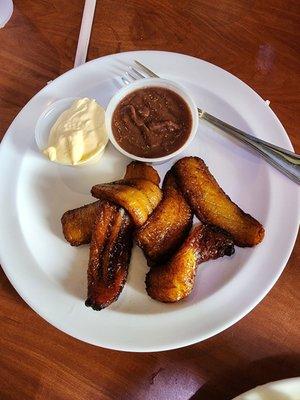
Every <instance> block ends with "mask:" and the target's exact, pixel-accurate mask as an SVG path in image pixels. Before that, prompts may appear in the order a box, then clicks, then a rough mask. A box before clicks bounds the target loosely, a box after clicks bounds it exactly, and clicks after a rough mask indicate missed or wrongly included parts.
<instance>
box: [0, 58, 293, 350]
mask: <svg viewBox="0 0 300 400" xmlns="http://www.w3.org/2000/svg"><path fill="white" fill-rule="evenodd" d="M134 59H138V60H140V61H141V62H142V63H144V64H146V65H148V66H149V67H150V68H151V69H153V70H154V71H156V72H157V73H158V74H160V75H162V77H165V78H169V79H173V80H175V81H178V82H179V83H181V84H182V85H184V86H185V87H186V88H187V89H188V90H189V91H190V93H191V95H192V96H193V97H194V100H195V102H196V104H198V106H200V107H201V108H204V109H206V110H207V111H208V112H210V113H212V114H214V115H216V116H217V117H219V118H221V119H223V120H225V121H227V122H229V123H231V124H232V125H235V126H237V127H239V128H241V129H243V130H245V131H247V132H249V133H251V134H253V135H256V136H259V137H260V138H262V139H265V140H268V141H270V142H273V143H275V144H277V145H279V146H282V147H285V148H287V149H290V150H292V146H291V143H290V141H289V139H288V136H287V134H286V133H285V131H284V129H283V127H282V125H281V124H280V122H279V121H278V119H277V118H276V116H275V115H274V113H273V112H272V111H271V109H270V108H269V107H268V106H267V105H266V104H265V102H264V101H263V100H262V99H261V98H260V97H259V96H258V95H257V94H256V93H255V92H254V91H253V90H252V89H250V88H249V87H248V86H247V85H245V84H244V83H243V82H241V81H240V80H239V79H237V78H235V77H234V76H232V75H231V74H229V73H227V72H226V71H224V70H222V69H220V68H218V67H216V66H214V65H212V64H209V63H207V62H204V61H201V60H198V59H195V58H192V57H188V56H184V55H180V54H174V53H167V52H157V51H140V52H129V53H121V54H116V55H111V56H107V57H103V58H100V59H97V60H94V61H91V62H89V63H87V64H85V65H83V66H81V67H79V68H77V69H74V70H71V71H69V72H67V73H65V74H64V75H62V76H61V77H59V78H58V79H56V80H55V81H53V82H52V83H51V84H49V85H48V86H47V87H45V88H44V89H43V90H41V91H40V92H39V93H38V94H37V95H36V96H35V97H33V99H32V100H31V101H30V102H29V103H28V104H27V105H26V106H25V107H24V109H23V110H22V111H21V112H20V114H19V115H18V116H17V117H16V119H15V120H14V122H13V123H12V125H11V126H10V128H9V130H8V132H7V134H6V135H5V137H4V139H3V142H2V144H1V146H0V165H1V170H0V187H1V188H2V193H1V196H0V209H1V211H2V213H1V214H2V215H1V220H0V255H1V263H2V266H3V268H4V270H5V272H6V274H7V276H8V278H9V279H10V281H11V283H12V284H13V286H14V287H15V288H16V290H17V291H18V293H19V294H20V295H21V296H22V297H23V299H24V300H25V301H26V302H27V303H28V304H29V305H30V306H31V307H32V308H33V309H34V310H35V311H36V312H37V313H38V314H40V315H41V316H42V317H43V318H45V319H46V320H47V321H48V322H49V323H51V324H53V325H54V326H56V327H57V328H58V329H61V330H62V331H64V332H66V333H68V334H69V335H72V336H74V337H76V338H78V339H80V340H83V341H86V342H89V343H92V344H95V345H98V346H102V347H106V348H111V349H118V350H127V351H158V350H166V349H174V348H178V347H182V346H185V345H188V344H192V343H195V342H199V341H201V340H204V339H206V338H208V337H211V336H213V335H215V334H216V333H218V332H221V331H222V330H224V329H226V328H228V327H229V326H231V325H232V324H234V323H235V322H237V321H238V320H239V319H241V318H242V317H243V316H244V315H246V314H247V313H248V312H249V311H250V310H251V309H252V308H253V307H255V305H256V304H257V303H258V302H259V301H260V300H261V299H262V298H263V297H264V296H265V295H266V294H267V293H268V291H269V290H270V289H271V287H272V286H273V285H274V283H275V282H276V280H277V279H278V277H279V275H280V273H281V272H282V270H283V268H284V266H285V264H286V262H287V260H288V257H289V255H290V253H291V251H292V248H293V245H294V241H295V238H296V233H297V228H298V220H299V214H298V204H299V203H298V189H297V186H296V184H294V183H293V182H291V181H289V180H288V179H287V178H286V177H285V176H283V175H281V174H280V173H279V172H277V171H276V170H274V169H273V168H272V167H270V166H269V165H268V164H266V163H265V161H263V160H262V159H260V158H258V157H256V156H255V155H253V154H251V153H249V152H248V151H247V150H246V149H244V148H242V147H241V146H240V145H239V144H237V143H235V142H233V141H231V140H230V139H228V138H227V137H223V136H222V135H221V134H220V133H217V132H215V131H214V130H213V129H212V128H211V127H210V126H208V125H204V123H203V122H201V123H200V124H199V129H198V131H199V132H198V135H197V136H196V139H195V140H194V141H193V143H192V144H191V145H190V146H189V147H188V149H187V150H186V151H185V153H184V155H198V156H200V157H202V158H203V159H204V160H205V162H206V163H207V164H208V166H209V168H210V170H211V172H212V173H213V175H214V176H215V177H216V179H217V180H218V182H219V183H220V184H221V186H222V187H223V188H224V190H225V191H226V193H228V194H229V195H230V197H231V198H232V199H233V200H234V201H235V202H237V203H238V204H239V205H240V206H241V207H242V208H243V209H244V210H245V211H247V212H249V213H251V214H252V215H253V216H255V217H256V218H257V219H258V220H260V221H261V222H262V223H263V225H264V226H265V229H266V237H265V240H264V241H263V243H262V244H261V245H259V246H257V247H255V248H253V249H241V248H237V249H236V253H235V255H234V256H233V257H231V258H228V257H224V258H222V259H219V260H216V261H212V262H208V263H206V264H205V265H203V266H202V267H201V268H200V269H199V271H198V274H197V281H196V285H195V288H194V291H193V293H192V295H191V296H190V297H189V298H188V299H186V300H184V301H182V302H180V303H178V304H169V305H168V304H161V303H159V302H156V301H154V300H152V299H150V298H149V297H148V296H147V295H146V293H145V288H144V279H145V274H146V271H147V267H146V263H145V260H144V258H143V256H142V253H141V251H140V250H139V249H138V248H135V249H134V251H133V257H132V261H131V266H130V273H129V279H128V283H127V284H126V286H125V288H124V290H123V292H122V294H121V296H120V298H119V300H118V301H117V302H116V303H114V304H113V305H112V306H111V307H109V308H108V309H105V310H103V311H100V312H96V311H93V310H92V309H90V308H87V307H85V305H84V300H85V296H86V269H87V262H88V246H85V247H81V248H74V247H71V246H69V245H68V244H67V243H66V242H65V240H64V239H63V236H62V232H61V225H60V217H61V215H62V214H63V212H64V211H66V210H68V209H71V208H75V207H78V206H81V205H82V204H85V203H88V202H91V201H93V198H92V197H91V196H90V195H89V191H90V188H91V186H92V185H94V184H96V183H100V182H107V181H112V180H115V179H119V178H120V177H122V174H123V173H124V168H125V166H126V164H127V163H128V162H129V160H128V159H126V158H125V157H123V156H121V155H120V154H119V153H118V152H117V151H116V150H114V149H113V148H112V146H111V145H109V146H108V149H107V150H106V152H105V154H104V156H103V158H102V159H101V161H100V163H99V164H97V165H93V166H86V167H82V168H74V167H66V166H60V165H57V164H55V163H51V162H49V161H47V160H46V159H45V158H44V157H43V156H42V155H41V154H39V152H38V150H37V147H36V145H35V142H34V128H35V124H36V121H37V119H38V117H39V116H40V115H41V113H42V112H43V111H44V110H45V108H46V107H47V106H49V104H51V103H52V102H54V101H56V100H58V99H60V98H63V97H81V96H82V97H90V98H95V99H96V100H97V101H99V103H100V104H102V105H103V106H106V105H107V104H108V102H109V100H110V98H111V96H112V95H113V94H114V93H115V92H116V90H117V89H118V87H119V83H118V82H119V81H118V80H117V79H116V77H117V76H118V75H119V74H120V73H122V72H124V71H125V70H126V66H127V65H129V64H132V62H133V60H134ZM170 165H171V163H169V164H164V165H161V166H159V167H158V170H159V172H160V174H161V177H163V175H164V173H165V172H166V171H167V169H168V168H169V167H170Z"/></svg>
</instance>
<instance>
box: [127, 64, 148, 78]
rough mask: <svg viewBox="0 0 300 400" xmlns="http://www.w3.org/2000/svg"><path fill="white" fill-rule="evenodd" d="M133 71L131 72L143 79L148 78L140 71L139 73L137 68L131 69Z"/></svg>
mask: <svg viewBox="0 0 300 400" xmlns="http://www.w3.org/2000/svg"><path fill="white" fill-rule="evenodd" d="M129 68H130V69H131V71H133V72H134V73H135V74H136V75H137V76H139V77H140V78H141V79H144V78H146V76H145V75H143V74H141V73H140V72H139V71H137V70H136V69H135V68H133V67H129Z"/></svg>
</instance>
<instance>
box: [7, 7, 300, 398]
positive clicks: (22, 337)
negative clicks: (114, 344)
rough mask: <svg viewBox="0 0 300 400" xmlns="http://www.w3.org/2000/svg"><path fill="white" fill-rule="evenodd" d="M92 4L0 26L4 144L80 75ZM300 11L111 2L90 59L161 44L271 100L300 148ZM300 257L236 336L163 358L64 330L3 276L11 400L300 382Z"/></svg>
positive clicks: (199, 392) (298, 251)
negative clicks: (79, 51) (75, 71)
mask: <svg viewBox="0 0 300 400" xmlns="http://www.w3.org/2000/svg"><path fill="white" fill-rule="evenodd" d="M83 3H84V2H83V1H81V0H80V1H79V0H73V1H69V0H43V1H42V0H41V1H35V0H15V1H14V4H15V9H14V14H13V17H12V19H11V20H10V22H9V23H8V24H7V25H6V27H5V28H4V29H1V30H0V43H1V45H0V65H1V73H0V85H1V91H0V96H1V98H0V137H2V136H3V135H4V133H5V131H6V129H7V128H8V126H9V124H10V123H11V122H12V120H13V118H14V116H15V115H16V114H17V113H18V112H19V111H20V110H21V108H22V107H23V106H24V105H25V104H26V103H27V101H28V100H29V99H30V98H31V97H32V96H33V95H34V94H35V93H36V92H38V91H39V90H40V89H41V88H42V87H44V86H45V84H46V82H47V81H49V80H51V79H55V78H56V77H57V76H58V75H60V74H62V73H63V72H65V71H67V70H68V69H70V68H72V66H73V60H74V56H75V49H76V44H77V38H78V32H79V27H80V21H81V13H82V9H83ZM299 14H300V7H299V2H298V1H297V0H295V1H287V0H285V1H284V0H269V1H266V0H265V1H250V0H244V1H242V0H222V1H220V0H219V1H211V0H201V1H193V0H180V1H179V0H176V1H175V0H148V1H142V0H127V1H126V2H124V1H122V0H101V1H99V4H98V5H97V9H96V14H95V20H94V27H93V33H92V37H91V45H90V49H89V54H88V58H89V59H93V58H96V57H100V56H103V55H106V54H111V53H116V52H121V51H127V50H137V49H159V50H169V51H176V52H181V53H186V54H190V55H193V56H195V57H199V58H202V59H204V60H207V61H210V62H212V63H214V64H216V65H219V66H220V67H222V68H224V69H226V70H228V71H230V72H231V73H233V74H234V75H236V76H238V77H239V78H240V79H242V80H243V81H245V82H246V83H247V84H249V85H250V86H251V87H253V89H254V90H256V91H257V92H258V93H259V94H260V95H261V96H262V98H264V99H269V100H270V101H271V107H272V109H273V110H274V111H275V113H276V114H277V115H278V117H279V118H280V120H281V122H282V123H283V125H284V126H285V128H286V130H287V132H288V133H289V136H290V138H291V140H292V142H293V144H294V147H295V150H296V151H297V152H298V153H299V152H300V139H299V126H300V113H299V94H300V79H299V72H300V59H299V54H300V37H299V22H300V21H299ZM297 135H298V136H297ZM1 167H2V166H1ZM2 190H5V188H2ZM287 212H288V210H287ZM7 229H9V227H8V228H7ZM278 229H280V227H278ZM282 234H283V235H284V234H285V233H284V232H282ZM299 256H300V247H299V241H298V243H297V244H296V247H295V249H294V251H293V254H292V256H291V258H290V260H289V263H288V265H287V267H286V268H285V270H284V272H283V274H282V276H281V278H280V279H279V281H278V282H277V283H276V285H275V287H274V288H273V289H272V290H271V292H270V293H269V294H268V296H267V297H266V298H265V299H264V300H263V301H262V302H261V303H260V304H259V305H258V306H257V307H256V308H255V310H253V311H252V312H251V313H250V314H249V315H247V316H246V317H245V318H243V319H242V320H241V321H240V322H238V323H237V324H235V325H234V326H232V327H231V328H230V329H227V330H226V331H225V332H223V333H221V334H219V335H217V336H216V337H213V338H211V339H209V340H206V341H205V342H203V343H199V344H196V345H193V346H190V347H186V348H183V349H179V350H174V351H169V352H161V353H152V354H133V353H123V352H116V351H110V350H105V349H101V348H97V347H93V346H91V345H88V344H85V343H82V342H79V341H78V340H75V339H73V338H71V337H69V336H67V335H65V334H64V333H62V332H60V331H58V330H57V329H55V328H54V327H52V326H50V325H49V324H48V323H47V322H46V321H44V320H43V319H42V318H40V317H39V316H38V315H37V314H35V313H34V312H33V311H32V310H31V309H30V308H29V307H28V306H27V305H26V303H25V302H24V301H23V300H22V299H21V298H20V297H19V296H18V294H17V293H16V292H15V290H14V289H13V287H12V286H11V285H10V283H9V282H8V280H7V278H6V277H5V275H4V273H3V272H1V274H0V283H1V286H0V296H1V303H0V304H1V306H0V332H1V334H0V343H1V352H0V398H1V400H8V399H18V400H27V399H28V400H29V399H38V400H42V399H48V400H49V399H72V400H77V399H78V400H83V399H89V400H91V399H145V400H148V399H166V400H168V399H172V400H177V399H180V400H186V399H199V400H200V399H205V400H214V399H218V400H222V399H230V398H232V397H233V396H235V395H237V394H239V393H241V392H243V391H245V390H246V389H250V388H251V387H253V386H255V385H258V384H262V383H265V382H268V381H272V380H277V379H283V378H288V377H293V376H297V375H300V356H299V350H300V346H299V344H300V337H299V324H297V317H298V320H299V297H298V299H297V295H298V296H299V290H300V286H299V281H300V279H299V264H300V262H299V261H300V260H299ZM297 267H298V271H297ZM41 301H42V299H41ZM297 311H298V315H297ZM297 353H298V354H297Z"/></svg>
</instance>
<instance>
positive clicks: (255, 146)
mask: <svg viewBox="0 0 300 400" xmlns="http://www.w3.org/2000/svg"><path fill="white" fill-rule="evenodd" d="M134 62H135V63H136V65H137V66H138V67H139V69H140V70H142V71H143V73H141V71H140V70H137V69H136V68H133V67H129V68H130V72H126V73H125V76H123V77H121V79H122V81H123V83H124V84H125V85H128V84H129V83H131V82H132V81H134V80H137V79H144V78H147V77H151V78H160V77H159V76H158V75H157V74H155V73H154V72H153V71H151V70H150V69H149V68H147V67H146V66H145V65H143V64H141V63H140V62H139V61H136V60H135V61H134ZM144 74H146V75H144ZM198 114H199V118H200V119H202V120H205V121H207V122H209V123H210V124H212V125H214V126H216V127H217V128H219V129H221V130H222V131H224V132H225V133H227V134H229V135H230V136H232V137H234V138H235V139H238V140H239V141H241V142H243V143H245V144H246V145H247V146H248V147H249V148H250V149H252V150H254V151H255V152H256V153H258V154H259V155H260V156H262V157H263V158H264V159H265V160H266V161H267V162H268V163H269V164H271V165H272V166H273V167H275V168H277V169H278V170H279V171H280V172H282V173H284V174H285V175H286V176H288V177H289V178H290V179H291V180H293V181H294V182H296V183H298V184H300V156H299V155H298V154H295V153H293V152H292V151H289V150H285V149H283V148H282V147H279V146H275V145H274V144H272V143H269V142H266V141H264V140H262V139H258V138H256V137H254V136H252V135H249V134H248V133H246V132H243V131H241V130H240V129H238V128H235V127H234V126H232V125H229V124H227V123H226V122H224V121H221V120H220V119H218V118H216V117H214V116H213V115H211V114H209V113H207V112H206V111H204V110H201V109H200V108H198Z"/></svg>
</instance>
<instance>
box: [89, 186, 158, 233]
mask: <svg viewBox="0 0 300 400" xmlns="http://www.w3.org/2000/svg"><path fill="white" fill-rule="evenodd" d="M91 193H92V195H93V196H94V197H97V198H99V199H104V200H108V201H111V202H113V203H115V204H118V205H120V206H122V207H124V208H125V210H126V211H128V213H129V215H130V216H131V218H132V220H133V222H134V223H135V225H136V226H141V225H142V224H143V223H144V222H145V221H146V220H147V218H148V216H149V215H150V214H151V213H152V211H153V210H154V208H155V207H156V206H157V204H158V203H159V202H160V200H161V197H162V194H161V190H160V189H159V187H158V186H156V185H154V183H152V182H150V181H146V180H142V179H132V180H128V181H126V180H125V181H117V182H112V183H106V184H102V185H95V186H93V187H92V190H91Z"/></svg>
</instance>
